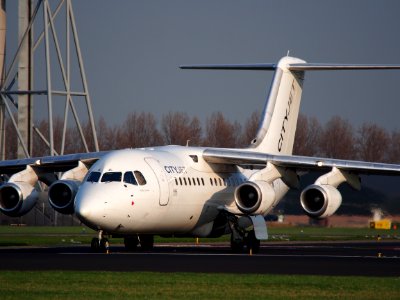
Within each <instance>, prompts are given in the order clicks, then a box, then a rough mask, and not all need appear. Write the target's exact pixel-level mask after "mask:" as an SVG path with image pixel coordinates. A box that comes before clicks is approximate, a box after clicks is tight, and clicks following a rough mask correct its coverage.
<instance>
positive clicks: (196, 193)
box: [75, 146, 248, 236]
mask: <svg viewBox="0 0 400 300" xmlns="http://www.w3.org/2000/svg"><path fill="white" fill-rule="evenodd" d="M203 150H204V149H202V148H194V147H193V148H192V147H181V146H166V147H156V148H151V149H149V148H146V149H134V150H133V149H126V150H118V151H113V152H111V153H110V154H108V155H106V156H105V157H104V158H102V159H100V160H99V161H97V162H96V163H95V164H94V165H93V166H92V167H91V169H90V170H89V172H88V175H87V176H86V178H85V180H84V181H83V183H82V185H81V186H80V188H79V191H78V193H77V195H76V198H75V211H76V213H77V216H78V217H79V218H80V219H81V221H82V222H83V223H85V224H87V225H88V226H90V227H92V228H94V229H97V230H103V231H105V232H108V233H121V234H136V233H148V234H192V235H196V236H207V235H208V234H209V233H210V232H211V230H212V226H213V221H214V219H215V218H216V217H217V215H218V213H219V211H220V210H221V208H223V207H225V208H226V207H228V208H230V210H234V211H237V209H236V206H235V201H234V190H235V188H236V187H237V186H238V185H240V184H241V183H243V182H244V181H246V180H247V178H248V177H247V176H246V175H245V174H244V173H243V172H241V171H240V170H239V168H238V167H236V166H226V165H214V164H209V163H207V162H205V161H204V160H203V159H202V152H203ZM92 173H96V174H94V175H96V176H94V178H95V179H94V180H92V179H91V176H93V175H91V174H92ZM127 173H130V174H127ZM139 173H140V174H139ZM131 174H134V177H135V178H134V180H133V181H132V180H131V179H130V178H132V176H131ZM108 177H109V178H108ZM143 178H144V180H143ZM88 180H89V181H88ZM237 213H239V214H240V212H239V211H237Z"/></svg>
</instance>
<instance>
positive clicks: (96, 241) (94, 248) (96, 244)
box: [90, 238, 100, 252]
mask: <svg viewBox="0 0 400 300" xmlns="http://www.w3.org/2000/svg"><path fill="white" fill-rule="evenodd" d="M90 249H91V250H92V252H99V250H100V242H99V239H98V238H92V242H91V243H90Z"/></svg>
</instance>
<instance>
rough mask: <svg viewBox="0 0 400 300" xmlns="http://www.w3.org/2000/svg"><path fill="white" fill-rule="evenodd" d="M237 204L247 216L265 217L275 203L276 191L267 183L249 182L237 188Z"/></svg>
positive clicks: (260, 181) (259, 181)
mask: <svg viewBox="0 0 400 300" xmlns="http://www.w3.org/2000/svg"><path fill="white" fill-rule="evenodd" d="M235 202H236V206H237V207H238V208H239V210H240V211H241V212H243V213H245V214H254V215H258V214H261V215H264V214H265V213H266V212H268V211H269V210H270V209H271V208H272V206H273V204H274V203H275V191H274V189H273V188H272V186H271V185H270V184H269V183H268V182H266V181H262V180H255V181H247V182H245V183H243V184H241V185H239V186H238V187H237V188H236V190H235Z"/></svg>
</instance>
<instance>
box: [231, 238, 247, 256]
mask: <svg viewBox="0 0 400 300" xmlns="http://www.w3.org/2000/svg"><path fill="white" fill-rule="evenodd" d="M243 248H244V241H243V240H235V239H234V238H233V234H231V250H232V252H234V253H242V252H243Z"/></svg>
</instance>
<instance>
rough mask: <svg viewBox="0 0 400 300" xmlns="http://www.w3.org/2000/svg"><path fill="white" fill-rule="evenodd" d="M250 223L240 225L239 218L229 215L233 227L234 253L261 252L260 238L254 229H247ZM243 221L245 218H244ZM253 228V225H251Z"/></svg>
mask: <svg viewBox="0 0 400 300" xmlns="http://www.w3.org/2000/svg"><path fill="white" fill-rule="evenodd" d="M249 221H250V223H248V224H246V222H245V223H244V224H241V225H242V226H241V225H239V219H238V218H237V217H236V216H234V215H229V216H228V222H229V226H230V228H231V232H232V234H231V249H232V251H233V252H234V253H244V252H247V253H251V254H252V253H254V254H255V253H258V252H260V240H259V239H257V238H256V234H255V231H254V229H251V230H250V231H249V230H246V228H248V227H249V225H250V224H251V220H250V219H249ZM242 222H243V220H242ZM250 228H251V227H250Z"/></svg>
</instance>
